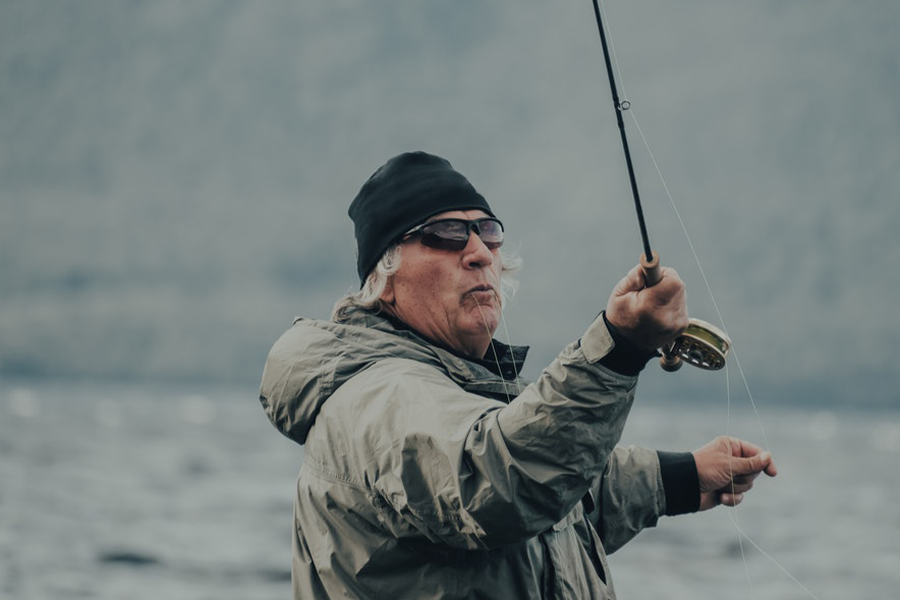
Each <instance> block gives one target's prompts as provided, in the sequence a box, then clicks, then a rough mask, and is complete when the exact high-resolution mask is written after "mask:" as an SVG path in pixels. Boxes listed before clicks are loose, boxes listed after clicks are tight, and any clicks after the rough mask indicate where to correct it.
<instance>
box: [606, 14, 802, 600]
mask: <svg viewBox="0 0 900 600" xmlns="http://www.w3.org/2000/svg"><path fill="white" fill-rule="evenodd" d="M593 4H594V12H595V15H596V17H597V25H598V28H599V31H600V37H601V41H602V42H603V49H604V57H605V58H606V61H607V69H608V71H609V77H610V87H611V89H612V92H613V99H614V102H615V105H616V106H615V108H616V112H617V117H618V122H619V127H620V129H621V133H622V138H623V145H624V146H625V153H626V161H627V163H628V167H629V175H630V176H631V182H632V190H633V192H634V193H635V194H636V184H635V179H634V176H633V173H632V171H631V158H630V155H629V153H628V147H627V142H625V131H624V125H623V123H622V121H621V113H623V112H627V113H629V115H630V116H631V121H632V123H634V126H635V128H636V129H637V131H638V134H639V135H640V137H641V141H642V142H643V145H644V148H645V149H646V151H647V155H648V156H649V158H650V160H651V162H652V163H653V166H654V168H655V170H656V173H657V176H658V177H659V180H660V182H661V183H662V187H663V190H664V191H665V194H666V197H667V198H668V199H669V204H670V205H671V207H672V210H673V212H674V213H675V216H676V218H677V219H678V223H679V225H680V226H681V229H682V232H683V233H684V236H685V239H686V240H687V243H688V247H689V248H690V251H691V254H692V255H693V257H694V261H695V262H696V264H697V268H698V270H699V272H700V276H701V278H702V280H703V283H704V285H705V287H706V290H707V293H708V294H709V297H710V300H711V301H712V304H713V308H714V310H715V312H716V316H717V317H718V319H719V323H721V324H722V329H723V330H724V331H725V333H726V335H727V332H728V330H727V328H726V327H725V319H724V318H723V317H722V312H721V310H720V309H719V303H718V302H717V301H716V297H715V294H714V293H713V290H712V286H711V285H710V283H709V279H708V278H707V276H706V271H705V270H704V268H703V264H702V262H701V261H700V257H699V255H698V254H697V250H696V248H695V247H694V243H693V241H692V240H691V236H690V234H689V233H688V230H687V225H686V224H685V222H684V219H683V218H682V216H681V212H680V211H679V210H678V206H677V205H676V204H675V200H674V198H673V196H672V193H671V191H670V190H669V186H668V184H667V183H666V180H665V177H664V176H663V174H662V169H660V166H659V163H658V162H657V160H656V158H655V157H654V155H653V151H652V150H651V149H650V144H649V143H648V142H647V138H646V136H645V135H644V132H643V130H642V129H641V126H640V123H638V120H637V115H636V114H635V110H634V107H633V106H632V104H631V102H630V101H629V100H627V94H626V93H625V84H624V78H623V77H622V72H621V68H620V66H619V62H618V57H617V56H616V51H615V45H614V44H613V43H612V39H611V37H610V38H607V37H606V35H605V34H604V30H603V25H602V21H606V22H607V23H609V18H608V15H607V11H606V7H605V5H604V3H603V2H602V0H599V4H598V0H593ZM601 13H602V20H601ZM607 39H608V41H609V48H610V49H611V52H609V51H608V50H607ZM610 56H612V63H614V64H615V70H616V73H617V74H618V79H619V83H620V84H621V86H622V92H623V97H624V98H625V99H623V100H621V101H620V100H619V99H618V95H617V92H616V88H615V80H614V77H613V74H612V63H611V62H610ZM635 202H636V203H639V200H638V198H637V196H635ZM638 219H639V221H640V222H641V233H642V237H643V239H644V247H645V251H649V243H648V242H647V240H646V229H645V227H644V225H643V214H642V212H639V213H638ZM648 257H649V253H648ZM731 352H732V354H733V355H734V359H735V365H736V366H737V369H738V373H739V374H740V377H741V381H742V383H743V386H744V389H745V391H746V392H747V397H748V398H749V400H750V405H751V407H752V409H753V413H754V415H755V417H756V422H757V425H758V427H759V430H760V432H761V434H762V436H763V443H764V444H765V448H767V449H771V446H770V445H769V440H768V436H767V435H766V431H765V428H764V427H763V424H762V419H761V417H760V414H759V410H758V409H757V406H756V401H755V400H754V398H753V393H752V392H751V391H750V385H749V384H748V382H747V377H746V374H745V373H744V369H743V367H742V366H741V361H740V359H739V358H738V354H737V351H736V350H735V349H734V348H733V347H731ZM725 385H726V399H727V405H726V406H727V408H726V421H727V422H726V436H727V438H728V439H729V440H730V439H731V435H730V430H731V381H730V375H729V371H728V368H727V365H726V366H725ZM729 443H730V442H729ZM730 459H731V453H730V452H729V462H730ZM730 468H731V467H730V465H729V469H730ZM733 486H734V478H733V477H732V495H734V487H733ZM734 508H735V510H734V511H733V512H729V513H728V515H729V518H730V519H731V522H732V524H733V525H734V528H735V530H736V531H737V535H738V544H739V547H740V553H741V561H742V563H743V566H744V572H745V575H746V577H747V582H748V584H750V585H751V586H752V582H751V580H750V572H749V568H748V564H747V559H746V555H745V553H744V544H743V542H744V541H745V540H746V541H747V543H749V544H750V545H751V546H753V547H754V548H755V549H756V550H757V551H759V553H760V554H762V555H763V556H764V557H766V558H767V559H768V560H769V561H771V562H772V563H773V564H774V565H775V566H776V567H778V569H779V570H781V572H782V573H784V574H785V575H786V576H787V577H788V578H789V579H790V580H791V581H792V582H794V583H795V584H796V585H797V586H798V587H799V588H800V589H802V590H803V592H804V593H805V594H807V595H808V596H809V597H811V598H813V599H814V600H819V599H818V597H817V596H816V595H815V594H814V593H813V592H812V591H810V590H809V588H807V587H806V586H805V585H803V584H802V583H801V582H800V581H799V580H798V579H797V578H796V577H794V575H792V574H791V573H790V572H789V571H788V570H787V569H786V568H785V567H784V566H783V565H781V563H779V562H778V561H777V560H776V559H775V558H774V557H772V556H771V555H770V554H769V553H767V552H765V551H764V550H763V549H762V548H761V547H760V546H759V545H758V544H757V543H756V542H754V541H753V540H752V539H751V538H750V537H749V536H748V535H747V534H746V533H745V532H744V530H743V529H742V528H741V526H740V524H739V522H738V518H737V508H738V507H737V506H735V507H734Z"/></svg>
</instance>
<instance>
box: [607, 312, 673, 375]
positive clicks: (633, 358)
mask: <svg viewBox="0 0 900 600" xmlns="http://www.w3.org/2000/svg"><path fill="white" fill-rule="evenodd" d="M600 314H601V316H602V317H603V322H604V323H605V324H606V329H607V330H608V331H609V335H610V337H612V341H613V347H612V349H611V350H610V351H609V352H608V353H607V354H606V356H604V357H603V358H601V359H600V364H601V365H603V366H604V367H606V368H607V369H609V370H610V371H614V372H616V373H618V374H619V375H627V376H629V377H634V376H636V375H637V374H638V373H640V372H641V371H642V370H643V369H644V367H645V366H646V365H647V361H649V360H650V359H651V358H654V357H656V356H659V354H658V353H657V352H656V351H655V350H645V349H644V348H641V347H639V346H637V345H635V344H633V343H632V342H630V341H629V340H628V339H627V338H626V337H625V336H624V335H622V334H621V333H620V332H619V330H618V329H617V328H616V326H615V325H613V324H612V323H610V322H609V321H607V320H606V311H603V312H602V313H600Z"/></svg>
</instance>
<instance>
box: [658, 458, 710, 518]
mask: <svg viewBox="0 0 900 600" xmlns="http://www.w3.org/2000/svg"><path fill="white" fill-rule="evenodd" d="M656 453H657V455H659V469H660V474H661V476H662V482H663V489H664V490H665V493H666V515H667V516H670V517H671V516H674V515H683V514H685V513H691V512H697V511H698V510H700V478H699V477H698V475H697V464H696V463H695V462H694V455H693V454H691V453H690V452H663V451H659V450H658V451H657V452H656Z"/></svg>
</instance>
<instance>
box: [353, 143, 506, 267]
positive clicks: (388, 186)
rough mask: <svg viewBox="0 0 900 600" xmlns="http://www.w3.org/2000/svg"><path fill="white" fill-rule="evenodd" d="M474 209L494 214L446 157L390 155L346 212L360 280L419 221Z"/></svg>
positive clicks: (411, 153)
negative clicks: (450, 212)
mask: <svg viewBox="0 0 900 600" xmlns="http://www.w3.org/2000/svg"><path fill="white" fill-rule="evenodd" d="M476 209H480V210H483V211H484V212H486V213H487V214H489V215H491V216H492V217H493V216H494V213H493V212H491V207H490V206H488V203H487V200H485V199H484V197H483V196H482V195H481V194H479V193H478V192H476V191H475V188H474V187H472V184H470V183H469V182H468V181H467V180H466V178H465V177H463V176H462V175H461V174H459V173H458V172H456V171H455V170H454V169H453V167H452V166H451V165H450V163H449V162H447V161H446V160H444V159H443V158H440V157H439V156H434V155H432V154H427V153H425V152H407V153H405V154H400V155H399V156H395V157H394V158H392V159H390V160H389V161H387V162H386V163H385V164H384V165H382V166H381V168H379V169H378V170H377V171H375V173H374V174H373V175H372V176H371V177H370V178H369V180H368V181H366V183H365V184H363V186H362V188H361V189H360V190H359V194H357V195H356V198H355V199H354V200H353V202H352V203H351V204H350V209H349V210H348V211H347V212H348V214H349V215H350V218H351V219H353V225H354V230H355V234H356V250H357V255H356V270H357V273H359V281H360V284H363V283H365V280H366V277H367V276H368V275H369V273H370V272H371V271H372V269H374V268H375V265H376V264H378V261H379V260H380V259H381V256H382V255H383V254H384V251H385V250H387V249H388V247H389V246H390V245H391V244H393V243H394V242H396V241H397V240H398V239H399V238H400V236H402V235H403V234H404V233H406V232H407V231H409V230H410V229H412V228H413V227H415V226H416V225H418V224H420V223H423V222H424V221H425V220H427V219H428V218H429V217H433V216H434V215H436V214H439V213H442V212H447V211H451V210H476Z"/></svg>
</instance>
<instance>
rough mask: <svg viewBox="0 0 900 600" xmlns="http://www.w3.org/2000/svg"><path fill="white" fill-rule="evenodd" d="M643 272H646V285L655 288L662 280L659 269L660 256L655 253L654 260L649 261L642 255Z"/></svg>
mask: <svg viewBox="0 0 900 600" xmlns="http://www.w3.org/2000/svg"><path fill="white" fill-rule="evenodd" d="M641 270H642V271H643V272H644V285H646V286H647V287H653V286H654V285H656V284H657V283H659V280H660V279H662V272H661V271H660V268H659V254H657V253H656V251H655V250H654V251H653V260H651V261H648V260H647V255H646V254H643V253H641Z"/></svg>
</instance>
